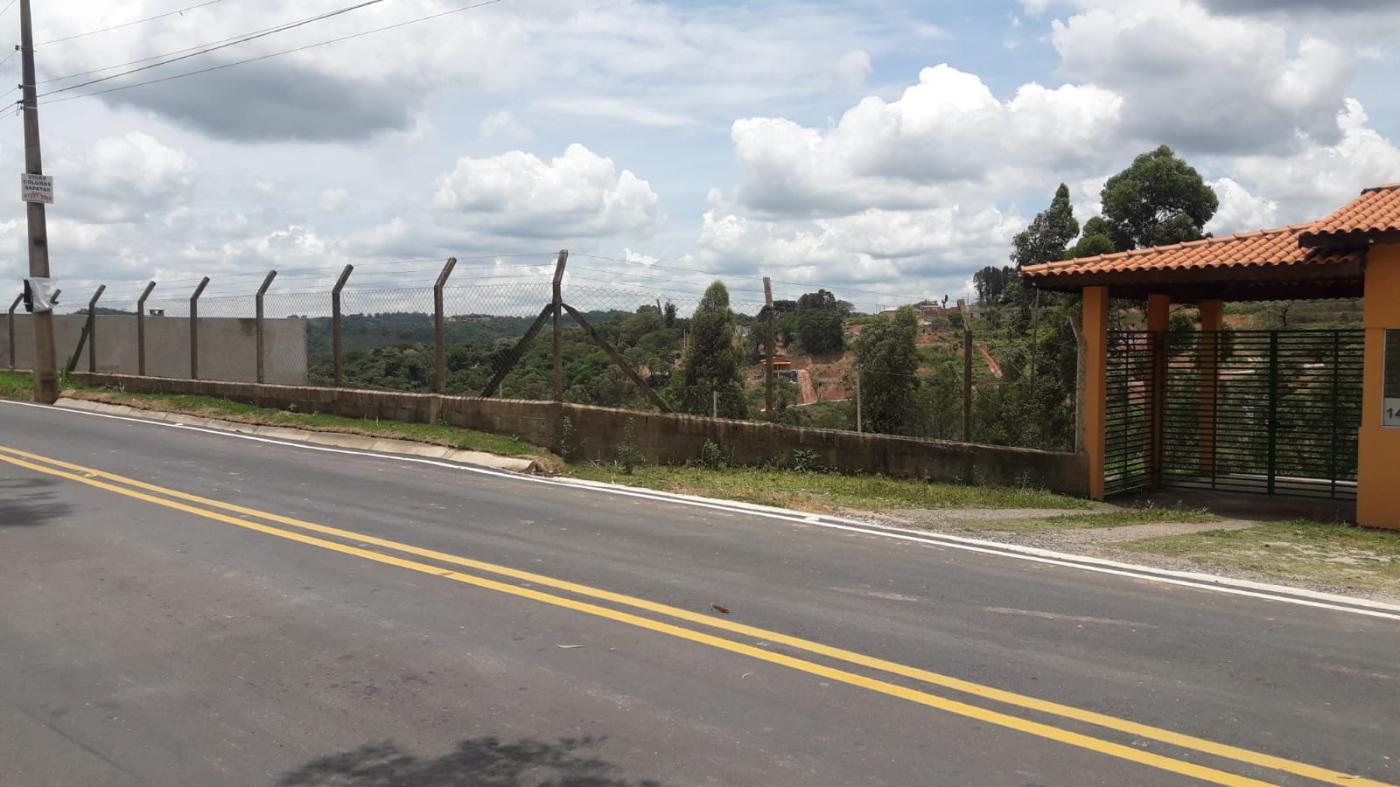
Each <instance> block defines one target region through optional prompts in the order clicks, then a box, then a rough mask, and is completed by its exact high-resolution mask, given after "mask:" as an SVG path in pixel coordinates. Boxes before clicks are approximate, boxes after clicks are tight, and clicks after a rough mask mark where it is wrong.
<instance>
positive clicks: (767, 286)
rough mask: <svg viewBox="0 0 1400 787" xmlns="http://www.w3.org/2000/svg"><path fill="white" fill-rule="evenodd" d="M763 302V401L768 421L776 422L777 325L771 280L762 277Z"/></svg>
mask: <svg viewBox="0 0 1400 787" xmlns="http://www.w3.org/2000/svg"><path fill="white" fill-rule="evenodd" d="M763 302H764V304H765V305H766V306H767V307H768V358H767V360H766V361H765V363H764V369H763V372H764V374H763V401H764V405H765V406H766V407H767V408H768V419H769V420H771V421H776V420H778V412H777V411H776V410H774V409H773V386H774V385H775V381H774V380H773V355H774V354H775V353H777V352H778V332H777V323H776V322H775V321H774V319H773V280H772V279H770V278H768V277H767V276H764V277H763Z"/></svg>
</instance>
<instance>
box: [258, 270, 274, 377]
mask: <svg viewBox="0 0 1400 787" xmlns="http://www.w3.org/2000/svg"><path fill="white" fill-rule="evenodd" d="M275 278H277V271H268V272H267V276H266V277H264V278H263V282H262V286H261V287H259V288H258V294H257V295H254V296H253V304H254V306H253V308H254V309H255V311H254V315H253V316H254V325H255V329H254V332H255V333H256V335H257V339H256V340H257V343H258V348H257V354H258V356H257V357H258V371H257V375H258V376H257V381H258V382H259V383H264V382H267V374H266V368H267V364H266V355H265V354H266V352H267V348H265V347H264V346H263V336H264V333H263V318H264V316H265V314H264V312H263V296H265V295H267V288H268V287H271V286H272V280H273V279H275Z"/></svg>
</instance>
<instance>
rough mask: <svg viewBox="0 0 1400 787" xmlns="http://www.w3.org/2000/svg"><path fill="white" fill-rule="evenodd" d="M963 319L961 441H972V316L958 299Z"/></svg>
mask: <svg viewBox="0 0 1400 787" xmlns="http://www.w3.org/2000/svg"><path fill="white" fill-rule="evenodd" d="M958 311H960V312H962V321H963V442H964V443H970V442H972V316H971V314H970V313H969V312H968V309H967V301H965V300H962V299H959V300H958Z"/></svg>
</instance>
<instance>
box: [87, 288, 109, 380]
mask: <svg viewBox="0 0 1400 787" xmlns="http://www.w3.org/2000/svg"><path fill="white" fill-rule="evenodd" d="M106 291H107V285H105V284H99V285H97V292H94V293H93V294H92V298H91V299H89V300H88V310H87V333H88V374H96V373H97V300H98V299H99V298H101V297H102V293H104V292H106Z"/></svg>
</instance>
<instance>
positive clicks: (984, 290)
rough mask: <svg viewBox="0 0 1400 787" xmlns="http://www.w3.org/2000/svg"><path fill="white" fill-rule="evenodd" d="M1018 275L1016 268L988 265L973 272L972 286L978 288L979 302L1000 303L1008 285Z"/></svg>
mask: <svg viewBox="0 0 1400 787" xmlns="http://www.w3.org/2000/svg"><path fill="white" fill-rule="evenodd" d="M1015 277H1016V269H1015V268H1009V267H997V266H995V265H988V266H987V267H985V268H983V269H982V270H980V271H977V272H976V273H974V274H972V286H973V288H974V289H976V290H977V302H978V303H981V304H984V305H985V304H993V303H1000V302H1001V296H1002V293H1004V292H1006V285H1007V284H1008V283H1009V282H1011V281H1012V280H1014V279H1015Z"/></svg>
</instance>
